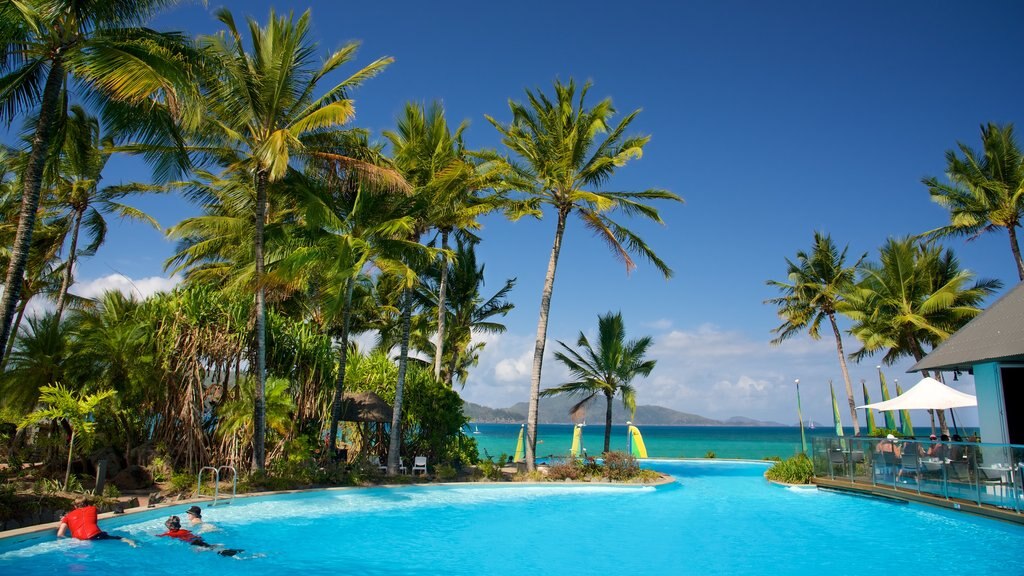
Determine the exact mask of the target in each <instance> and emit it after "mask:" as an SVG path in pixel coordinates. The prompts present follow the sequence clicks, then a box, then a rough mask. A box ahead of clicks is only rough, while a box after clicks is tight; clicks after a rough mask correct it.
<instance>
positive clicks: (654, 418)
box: [464, 396, 785, 426]
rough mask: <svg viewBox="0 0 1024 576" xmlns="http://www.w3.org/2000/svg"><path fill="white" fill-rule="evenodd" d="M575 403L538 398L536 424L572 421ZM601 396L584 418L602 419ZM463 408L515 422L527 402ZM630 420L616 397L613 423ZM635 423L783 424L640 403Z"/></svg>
mask: <svg viewBox="0 0 1024 576" xmlns="http://www.w3.org/2000/svg"><path fill="white" fill-rule="evenodd" d="M575 403H576V400H575V399H573V398H570V397H568V396H552V397H547V398H541V399H540V409H539V412H538V414H537V423H538V424H571V423H572V420H571V419H570V418H569V408H571V407H572V405H573V404H575ZM605 406H606V404H605V400H604V398H603V397H602V398H596V399H594V401H593V402H592V403H591V404H590V406H589V407H588V409H587V416H586V418H585V419H586V420H587V421H589V422H601V423H603V422H604V414H605ZM464 412H465V414H466V416H468V417H469V419H470V420H471V421H473V422H481V423H515V422H525V421H526V418H527V414H528V412H529V406H528V404H527V403H526V402H518V403H516V404H513V405H512V406H509V407H507V408H490V407H488V406H482V405H480V404H474V403H472V402H465V403H464ZM627 420H630V417H629V413H628V412H627V411H626V409H625V408H623V406H622V402H621V401H620V400H618V399H616V400H615V405H614V406H613V407H612V424H625V423H626V421H627ZM632 421H633V422H634V423H636V424H642V425H648V426H785V424H780V423H778V422H770V421H762V420H755V419H753V418H747V417H745V416H733V417H731V418H728V419H726V420H716V419H714V418H707V417H705V416H701V415H699V414H690V413H687V412H680V411H678V410H673V409H671V408H666V407H664V406H655V405H649V404H648V405H639V406H637V407H636V416H635V417H633V418H632Z"/></svg>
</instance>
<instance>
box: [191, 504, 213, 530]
mask: <svg viewBox="0 0 1024 576" xmlns="http://www.w3.org/2000/svg"><path fill="white" fill-rule="evenodd" d="M185 515H186V516H188V523H189V525H190V526H192V529H193V530H195V531H196V532H213V531H214V530H216V529H217V527H216V526H214V525H213V524H209V523H207V522H204V521H203V509H202V508H200V507H199V506H192V507H190V508H189V509H188V510H185Z"/></svg>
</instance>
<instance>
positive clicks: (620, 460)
mask: <svg viewBox="0 0 1024 576" xmlns="http://www.w3.org/2000/svg"><path fill="white" fill-rule="evenodd" d="M639 473H640V464H639V463H637V461H636V458H634V457H633V455H632V454H627V453H625V452H618V451H613V452H605V453H604V474H605V477H607V478H608V479H609V480H612V481H616V480H618V481H622V480H629V479H631V478H634V477H636V476H637V475H638V474H639Z"/></svg>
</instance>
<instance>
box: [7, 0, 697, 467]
mask: <svg viewBox="0 0 1024 576" xmlns="http://www.w3.org/2000/svg"><path fill="white" fill-rule="evenodd" d="M175 3H176V2H175V1H174V0H22V1H19V2H10V3H5V4H4V5H3V7H0V40H2V42H0V115H2V116H3V118H4V119H5V120H7V122H8V123H12V122H14V121H21V122H23V123H24V125H25V126H26V134H27V136H26V139H25V141H24V144H23V146H21V147H18V148H11V149H3V150H0V247H2V249H0V262H2V263H3V264H4V265H6V266H7V275H6V280H5V283H4V291H3V296H2V300H0V310H2V315H0V317H2V323H0V352H2V353H3V356H2V362H3V365H4V371H3V374H2V375H0V415H2V416H3V417H4V419H5V420H7V421H9V422H13V423H16V424H20V428H19V433H18V436H17V438H14V439H13V440H12V448H11V449H12V450H16V449H20V447H23V446H24V442H25V436H26V429H27V428H30V427H32V426H35V425H37V424H39V423H40V422H42V421H52V424H53V427H52V428H51V429H50V432H49V434H50V435H51V436H52V437H54V438H59V437H60V434H62V433H65V434H75V433H80V432H83V430H76V429H75V426H76V425H75V424H74V423H75V422H81V421H88V422H90V426H89V430H88V432H90V437H96V438H102V439H104V442H105V444H106V445H107V446H108V447H113V448H114V449H115V450H116V451H117V452H118V453H119V454H121V456H122V460H124V461H125V462H126V463H139V464H142V463H144V462H145V461H146V459H147V458H149V457H151V456H153V455H154V454H158V455H160V456H161V457H162V458H165V459H166V460H167V461H169V462H171V463H172V464H173V465H174V466H175V467H177V468H179V469H183V470H193V471H194V470H196V469H198V468H199V467H201V466H205V465H208V464H222V463H231V464H233V465H236V466H241V467H247V468H249V467H251V469H253V470H260V471H261V470H263V469H264V468H265V466H266V465H267V461H268V459H269V460H270V461H272V462H273V461H277V460H279V459H280V458H285V457H294V455H295V453H296V452H302V451H303V450H305V451H306V452H310V451H312V449H313V447H316V448H319V447H320V446H321V443H324V444H325V446H324V448H326V450H323V451H322V452H323V454H334V453H335V447H336V443H337V441H338V437H339V434H338V432H339V428H341V427H342V424H341V419H342V416H343V413H344V406H343V403H344V398H345V392H346V391H372V392H375V393H377V394H378V395H379V396H380V397H381V398H383V399H384V400H385V401H386V402H388V403H389V404H391V405H392V407H393V420H392V421H391V422H389V423H387V424H390V439H389V442H388V443H387V445H386V446H385V445H384V444H383V443H378V444H375V445H373V448H372V449H373V450H377V451H378V455H384V453H385V452H386V454H387V457H388V470H389V472H391V473H394V472H396V471H397V469H398V467H399V465H400V461H399V458H400V456H401V455H404V454H408V453H410V452H411V451H412V450H415V452H416V453H417V454H425V455H428V456H430V457H431V458H432V459H433V460H434V461H445V460H447V461H453V462H457V461H459V460H460V459H463V460H465V459H470V460H472V459H475V457H476V453H475V449H474V448H473V446H472V440H471V439H467V438H465V437H464V436H463V435H462V432H461V430H462V426H463V425H464V424H465V422H466V420H465V417H464V415H463V413H462V402H461V399H460V398H459V395H458V393H457V392H456V391H455V390H454V385H455V384H456V383H458V384H460V385H462V386H465V385H466V383H467V382H468V381H469V373H470V370H471V368H472V367H473V366H474V365H475V364H476V362H477V359H478V356H479V352H480V350H481V349H482V347H483V343H481V342H480V341H479V339H477V338H476V336H477V335H479V334H484V333H489V332H490V333H498V332H501V331H503V330H504V326H502V324H501V323H500V317H501V316H504V315H505V314H507V313H508V312H509V311H510V310H511V309H512V307H513V305H512V303H511V302H510V301H509V300H508V296H509V294H510V292H511V290H512V288H513V286H514V284H515V280H514V279H509V280H506V281H505V283H504V285H503V287H502V288H501V289H499V290H498V291H496V292H495V293H493V294H491V295H489V296H488V295H486V292H484V290H483V284H484V266H483V265H482V264H478V263H477V260H476V252H475V249H474V247H475V245H477V244H478V243H479V242H481V241H482V239H481V238H480V237H479V236H478V235H477V233H478V232H479V230H480V228H481V226H480V219H481V218H482V217H483V216H485V215H487V214H490V213H495V212H497V213H502V214H504V215H505V216H506V217H508V218H512V219H515V218H520V217H522V216H527V215H528V216H534V217H540V216H542V215H543V209H544V207H545V206H550V207H552V208H554V210H555V212H556V214H557V226H556V234H555V243H554V247H553V249H552V255H551V262H550V264H549V267H548V277H547V281H546V283H545V285H544V298H543V304H542V310H541V321H540V325H539V327H538V352H537V358H536V361H535V373H534V383H533V391H532V396H533V402H532V407H531V416H530V418H531V421H530V422H531V423H530V435H531V436H530V437H531V444H530V446H529V448H528V450H529V453H530V465H531V467H532V465H533V449H534V447H535V445H534V444H533V442H534V441H535V436H536V434H535V431H536V420H535V418H536V402H537V400H536V399H537V397H538V384H539V379H540V358H541V357H542V356H543V345H544V337H545V334H546V325H547V316H548V310H549V307H550V301H551V293H552V288H553V281H554V272H555V263H556V262H557V259H558V253H559V248H560V246H561V242H562V235H563V234H564V231H565V226H566V221H567V218H568V216H569V215H570V213H576V214H577V215H578V216H579V217H580V218H581V220H582V221H583V223H584V225H585V226H587V227H588V228H590V229H591V230H593V231H595V232H597V233H598V234H599V236H600V237H601V238H602V239H604V240H605V241H606V243H607V244H608V246H609V247H610V248H611V249H612V251H613V253H614V254H615V255H616V256H617V257H618V258H620V259H621V260H622V261H624V262H625V264H626V268H627V270H629V269H632V268H633V267H634V266H635V263H634V261H633V256H634V255H639V256H641V257H642V258H644V259H646V260H648V261H650V262H651V263H653V264H654V265H655V267H656V268H657V269H658V270H659V271H661V272H662V273H663V274H665V275H666V276H668V275H670V273H671V271H670V270H669V268H668V266H667V265H666V264H665V263H664V262H663V261H662V260H661V259H659V258H658V257H657V256H656V255H655V254H654V252H653V251H652V250H651V249H650V248H649V247H648V246H647V245H646V244H645V243H644V242H643V240H642V239H641V238H639V237H638V236H637V235H636V234H634V233H633V232H631V231H629V230H628V229H626V228H625V227H624V226H622V225H621V224H620V223H619V222H617V221H615V220H613V219H612V216H613V215H614V214H615V213H616V212H618V213H620V214H623V215H626V216H634V215H636V216H641V217H644V218H647V219H650V220H653V221H655V222H661V219H660V216H659V215H658V212H657V211H656V210H655V209H654V208H653V207H652V206H650V205H649V202H650V201H652V200H670V201H678V200H679V198H678V197H677V196H675V195H674V194H672V193H669V192H666V191H663V190H646V191H640V192H605V191H601V190H600V187H601V186H602V185H603V184H606V183H607V182H608V180H609V178H610V177H611V176H612V174H613V172H614V171H615V169H616V168H618V167H621V166H623V165H625V164H626V163H627V162H628V161H629V160H631V159H635V158H638V157H639V156H640V155H641V153H642V150H643V148H644V146H645V145H646V144H647V141H648V137H646V136H626V135H625V131H626V129H627V128H628V126H629V124H630V122H631V121H632V120H633V118H635V116H636V114H637V112H633V113H631V114H629V115H627V116H626V117H625V118H624V119H622V120H620V121H619V122H618V123H617V124H616V125H614V126H613V125H612V124H611V120H612V118H613V116H614V114H615V110H614V108H613V107H612V105H611V101H610V100H607V99H606V100H603V101H601V102H599V103H598V104H597V105H595V106H592V107H588V105H587V104H586V103H585V96H586V95H587V92H588V90H589V87H590V86H589V84H587V85H585V86H583V87H582V89H581V90H579V91H578V92H577V87H576V85H575V83H574V82H573V81H571V80H570V81H569V82H568V83H566V84H563V83H561V82H556V84H555V98H554V99H549V98H548V97H547V96H546V95H544V94H543V93H541V92H539V91H536V92H535V91H527V98H528V104H526V105H524V104H520V103H517V102H512V103H511V104H510V106H511V112H512V120H511V121H510V122H509V123H507V124H506V123H502V122H499V121H497V120H495V119H493V118H491V117H488V120H489V121H490V122H491V123H492V124H493V125H494V127H495V128H497V130H498V131H499V133H500V135H501V137H502V139H503V142H504V144H505V146H506V147H507V148H508V151H509V153H508V154H501V153H498V152H495V151H481V150H471V149H469V148H468V147H467V146H466V144H465V141H464V134H465V131H466V128H467V124H466V123H465V122H463V123H461V124H459V125H457V126H452V125H450V124H449V122H448V119H447V117H446V113H445V110H444V109H443V107H442V106H441V105H440V104H437V103H433V104H421V103H416V102H413V103H409V104H408V105H406V107H405V109H404V111H403V113H402V114H401V116H400V117H399V118H398V121H397V125H396V127H395V129H393V130H389V131H385V132H384V133H383V137H384V140H385V143H384V144H377V143H375V142H373V141H372V140H371V135H370V134H369V133H367V131H365V130H362V129H359V128H357V127H354V126H352V125H351V124H352V121H353V119H354V118H355V114H356V109H355V105H354V100H353V99H352V93H353V91H355V90H356V89H357V88H359V87H360V86H361V85H362V84H363V83H365V82H367V81H369V80H371V79H372V78H373V77H375V76H376V75H378V74H380V73H381V72H383V71H384V70H385V69H386V68H387V66H388V65H389V64H390V63H391V61H392V60H391V58H387V57H384V58H378V59H376V60H374V61H372V62H370V63H369V64H367V65H365V66H363V67H361V68H358V69H356V70H354V71H352V72H350V73H348V74H344V75H342V71H343V69H344V68H346V67H347V66H349V65H351V64H352V62H353V61H354V59H355V58H356V55H357V51H358V44H357V43H351V44H347V45H345V46H343V47H342V48H340V49H338V50H336V51H333V52H328V53H322V52H321V50H320V49H319V47H318V44H317V42H315V40H314V39H312V38H311V36H310V13H309V12H308V11H307V12H305V13H302V14H299V15H295V14H292V13H289V14H278V13H276V12H274V11H273V10H272V11H271V12H270V14H269V17H268V19H267V20H266V21H265V22H263V23H260V22H258V21H256V20H254V19H251V18H250V19H249V20H248V21H247V23H246V26H239V25H238V24H237V23H236V21H235V17H234V15H233V14H232V13H231V12H229V11H228V10H226V9H220V10H217V11H216V13H215V14H216V17H217V19H218V20H219V22H220V24H221V26H222V30H221V31H220V32H219V33H216V34H213V35H206V36H200V37H199V38H197V39H190V38H189V37H188V36H187V35H185V34H182V33H177V32H160V31H154V30H152V29H150V28H148V27H146V26H145V23H146V21H147V20H148V19H149V18H150V17H152V16H153V15H155V14H156V13H157V12H158V11H159V10H160V9H162V8H165V7H167V6H170V5H172V4H175ZM114 154H133V155H139V156H141V157H143V158H144V159H145V160H146V161H147V162H148V163H149V164H150V165H151V166H152V168H153V171H154V182H157V183H156V184H153V183H128V184H119V185H116V186H105V185H103V184H102V182H103V177H104V170H105V168H106V165H107V161H108V159H109V158H110V157H111V156H112V155H114ZM145 193H175V194H181V195H183V196H184V197H186V198H187V199H189V200H190V201H192V202H193V203H194V204H196V205H197V206H198V208H199V213H198V214H197V215H195V216H192V217H189V218H186V219H184V220H182V221H181V222H177V223H172V225H171V226H169V227H168V228H167V229H166V233H167V235H168V237H169V238H170V239H172V240H173V241H175V242H176V250H175V253H174V255H173V256H172V257H171V258H170V259H169V260H168V261H167V262H166V266H167V268H168V269H169V270H171V271H173V272H174V273H178V274H181V275H182V277H183V278H184V281H183V283H182V285H180V286H179V287H178V288H177V289H176V290H174V291H173V292H171V293H161V294H157V295H155V296H151V297H149V298H146V299H144V300H138V299H135V298H131V297H126V296H123V295H121V294H120V293H117V292H110V293H107V294H104V295H102V296H100V297H98V298H95V299H90V298H85V297H82V296H79V295H76V294H75V293H74V291H73V290H72V288H73V286H74V282H75V271H76V266H77V265H78V263H79V262H80V260H81V259H82V258H87V257H89V256H92V255H94V254H95V253H96V251H97V250H99V249H100V248H101V247H102V245H103V243H104V240H105V232H106V218H109V217H110V216H111V215H117V216H120V217H128V218H133V219H137V220H141V221H144V222H148V223H150V224H152V225H154V226H158V224H157V222H156V220H155V219H153V218H152V217H150V216H149V215H147V214H145V213H143V212H142V211H140V210H138V209H136V208H133V207H131V206H129V205H128V204H125V203H123V201H124V199H125V198H127V197H130V196H132V195H138V194H145ZM37 297H38V298H42V299H45V300H46V301H48V302H52V303H53V307H54V308H55V310H54V311H53V312H48V313H46V314H42V315H37V316H32V315H28V314H27V310H29V309H30V307H29V303H30V301H31V300H33V299H37ZM368 332H373V333H376V334H377V342H376V346H375V349H374V350H373V351H371V352H368V353H363V352H361V351H359V350H358V349H357V348H356V346H355V345H354V344H353V341H352V336H353V335H356V334H361V333H368ZM639 354H641V355H642V350H641V351H640V352H639ZM647 371H648V372H649V369H648V370H647ZM642 372H643V370H639V373H642ZM616 386H618V388H617V390H620V391H623V392H625V391H626V390H628V378H627V379H625V380H623V381H621V382H618V384H616ZM58 392H59V394H58ZM58 397H59V398H60V399H62V403H61V404H60V406H66V407H76V408H75V410H76V411H72V410H70V408H68V409H67V410H62V409H60V406H58V405H57V402H56V400H53V402H52V403H51V402H50V400H52V399H55V398H58ZM631 397H632V396H630V398H631ZM64 400H67V401H66V402H65V401H64ZM101 400H102V402H101ZM50 404H53V405H50ZM83 406H85V408H82V407H83ZM82 410H86V411H87V412H90V413H89V414H86V415H84V416H83V415H82V414H80V412H82ZM65 412H67V414H65ZM71 412H74V414H72V413H71ZM12 414H13V416H11V415H12ZM26 414H29V415H31V416H32V418H27V419H26V418H25V415H26ZM76 418H77V420H76ZM83 419H84V420H83ZM93 428H95V432H96V433H95V434H91V432H93ZM39 436H40V434H36V437H39ZM348 439H349V441H350V443H351V440H352V438H351V435H349V436H348ZM361 440H363V441H367V439H366V438H362V437H361ZM357 443H358V442H357ZM369 446H370V444H369V443H368V441H367V443H366V444H365V445H363V446H361V449H363V450H366V449H369V448H368V447H369ZM71 452H72V451H70V450H69V453H68V458H69V459H70V458H71V457H72V453H71ZM289 455H290V456H289ZM51 460H52V458H51ZM69 462H70V460H69ZM65 483H66V482H65Z"/></svg>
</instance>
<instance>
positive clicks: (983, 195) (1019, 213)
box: [923, 124, 1024, 280]
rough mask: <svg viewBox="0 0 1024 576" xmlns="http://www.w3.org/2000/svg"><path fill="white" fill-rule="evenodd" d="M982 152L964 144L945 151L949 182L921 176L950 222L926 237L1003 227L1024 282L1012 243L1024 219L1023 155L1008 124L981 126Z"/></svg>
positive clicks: (1021, 261) (972, 235)
mask: <svg viewBox="0 0 1024 576" xmlns="http://www.w3.org/2000/svg"><path fill="white" fill-rule="evenodd" d="M981 144H982V148H983V151H982V153H981V154H979V153H978V152H977V151H975V150H973V149H972V148H970V147H969V146H967V145H966V144H961V143H958V144H957V147H958V148H959V149H960V153H961V154H963V157H962V158H961V157H960V156H958V155H957V153H956V151H955V150H949V151H947V152H946V174H947V175H948V177H949V180H950V184H944V183H941V182H939V181H938V180H937V179H936V178H925V179H924V180H923V182H924V184H925V185H926V186H928V190H929V192H931V196H932V200H933V201H934V202H935V203H937V204H939V205H940V206H942V207H943V208H946V209H947V210H949V220H950V222H949V225H948V226H943V227H941V228H936V229H935V230H932V231H930V232H927V233H926V234H925V236H927V237H930V238H936V237H943V236H968V239H969V240H970V239H974V238H977V237H978V236H980V235H981V234H983V233H985V232H993V231H995V230H996V229H998V228H1005V229H1006V232H1007V234H1008V235H1009V238H1010V251H1011V252H1012V253H1013V259H1014V263H1015V264H1016V265H1017V274H1018V276H1019V277H1020V279H1021V280H1024V259H1021V254H1020V245H1019V244H1018V242H1017V228H1018V227H1019V226H1020V225H1021V219H1022V217H1024V156H1022V155H1021V152H1020V148H1018V147H1017V142H1016V141H1015V140H1014V138H1013V124H1007V125H1005V126H999V125H997V124H988V125H987V126H982V127H981Z"/></svg>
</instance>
